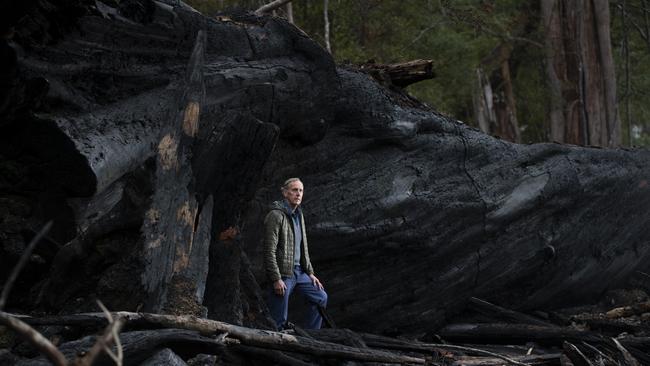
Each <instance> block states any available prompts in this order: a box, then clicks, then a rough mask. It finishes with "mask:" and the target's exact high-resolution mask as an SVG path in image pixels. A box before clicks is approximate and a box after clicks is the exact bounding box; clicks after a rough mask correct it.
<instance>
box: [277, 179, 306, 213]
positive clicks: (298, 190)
mask: <svg viewBox="0 0 650 366" xmlns="http://www.w3.org/2000/svg"><path fill="white" fill-rule="evenodd" d="M302 193H303V186H302V183H301V182H299V181H295V182H291V183H289V186H288V187H287V189H285V190H283V191H282V195H283V196H284V198H285V199H286V200H287V202H289V204H290V205H291V207H293V208H296V207H298V205H300V203H301V202H302Z"/></svg>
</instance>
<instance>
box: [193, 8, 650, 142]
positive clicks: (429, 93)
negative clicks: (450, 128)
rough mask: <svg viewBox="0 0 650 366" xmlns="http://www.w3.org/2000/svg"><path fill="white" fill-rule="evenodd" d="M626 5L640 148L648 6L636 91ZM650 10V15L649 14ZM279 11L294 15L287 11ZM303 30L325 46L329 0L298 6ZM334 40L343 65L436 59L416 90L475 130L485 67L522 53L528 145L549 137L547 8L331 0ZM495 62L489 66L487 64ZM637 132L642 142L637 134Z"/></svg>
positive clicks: (517, 88) (645, 111)
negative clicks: (497, 56) (475, 104)
mask: <svg viewBox="0 0 650 366" xmlns="http://www.w3.org/2000/svg"><path fill="white" fill-rule="evenodd" d="M619 1H622V0H613V1H612V2H611V9H612V44H613V46H614V52H615V62H616V65H617V70H616V71H617V81H618V95H619V99H620V101H621V103H620V106H619V111H620V112H621V121H622V125H623V129H624V139H623V140H624V142H627V141H628V138H627V136H628V132H627V131H628V127H627V124H626V123H627V121H628V115H627V109H626V106H627V104H626V103H627V102H628V100H629V106H630V107H629V109H630V113H629V114H630V118H629V120H630V121H631V123H632V124H633V125H636V126H637V127H636V128H635V133H633V134H630V135H633V139H632V140H633V141H632V143H633V144H636V145H638V144H644V145H647V142H648V141H650V137H647V132H644V131H648V130H650V128H648V127H646V125H649V126H650V124H649V122H650V107H649V106H648V105H647V103H646V102H645V101H646V100H647V99H648V96H649V95H650V43H648V42H646V41H645V40H644V39H642V37H641V36H640V33H639V31H638V30H637V29H636V28H635V27H633V26H632V25H631V21H632V20H634V21H635V22H637V24H641V25H643V24H644V21H645V18H644V16H645V13H644V9H643V7H642V6H641V5H640V4H641V3H646V2H644V1H642V0H628V1H627V4H629V5H628V17H627V18H626V22H627V27H628V30H627V32H628V39H629V42H628V43H629V62H630V66H629V70H630V75H632V76H631V77H630V80H629V83H630V88H629V89H630V93H625V91H626V90H627V89H626V82H627V81H626V78H625V77H624V75H625V72H624V65H625V61H626V59H625V58H623V57H622V53H621V44H622V40H623V29H624V28H623V26H622V24H623V18H622V16H621V14H622V13H621V11H620V4H619ZM266 2H270V0H268V1H265V0H246V1H232V0H188V3H189V4H191V5H192V6H194V7H196V8H197V9H198V10H200V11H202V12H204V13H206V14H214V13H216V12H218V11H228V10H229V9H235V8H238V9H248V10H254V9H256V8H258V7H259V6H261V5H263V4H264V3H266ZM646 11H650V9H648V10H646ZM276 15H278V16H285V13H284V10H283V9H279V10H277V11H276ZM293 15H294V20H295V23H296V25H297V26H298V27H300V28H301V29H302V30H304V31H305V32H306V33H307V34H309V35H310V36H311V37H312V38H313V39H314V40H315V41H317V42H318V43H320V44H321V45H323V46H324V44H325V40H324V17H323V1H321V0H294V1H293ZM328 15H329V20H330V29H331V31H330V34H331V36H330V42H331V45H332V54H333V56H334V58H335V60H336V61H337V62H339V63H347V62H351V63H356V64H360V63H365V62H368V61H374V62H377V63H394V62H402V61H408V60H414V59H431V60H433V62H434V71H435V73H436V77H435V78H434V79H433V80H427V81H423V82H419V83H416V84H414V85H412V86H410V87H408V91H409V92H410V93H411V94H413V95H414V96H416V97H417V98H419V99H420V100H423V101H424V102H426V103H427V104H429V105H431V106H433V107H435V108H436V109H437V110H439V111H441V112H443V113H446V114H448V115H451V116H453V117H454V118H457V119H460V120H463V121H465V122H467V123H469V124H474V122H473V121H474V117H473V108H472V100H473V99H472V96H473V94H474V91H475V87H476V86H475V84H476V69H477V67H479V66H481V67H483V69H484V71H485V72H486V73H490V72H491V71H493V70H495V69H496V68H497V67H499V65H498V64H491V63H490V62H489V60H490V57H491V54H492V52H493V51H494V50H495V49H496V47H497V46H498V45H500V44H507V45H509V47H511V48H512V50H513V51H512V52H513V53H512V55H511V58H510V69H511V76H512V83H513V90H514V93H515V98H516V103H517V119H518V121H519V125H520V126H521V128H522V142H524V143H532V142H542V141H547V139H548V133H549V131H548V130H549V128H548V126H547V122H546V114H547V108H548V107H547V106H548V102H549V98H550V97H549V94H548V88H547V85H546V75H545V72H544V64H543V62H544V50H543V46H542V45H543V43H544V41H543V34H542V32H541V25H540V24H539V17H540V14H539V2H538V1H532V0H529V1H517V0H500V1H495V0H454V1H450V0H401V1H397V0H329V11H328ZM486 60H487V61H486ZM634 136H637V137H636V138H634Z"/></svg>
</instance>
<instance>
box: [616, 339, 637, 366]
mask: <svg viewBox="0 0 650 366" xmlns="http://www.w3.org/2000/svg"><path fill="white" fill-rule="evenodd" d="M612 341H614V344H615V345H616V348H618V350H619V351H620V352H621V353H622V354H623V358H624V359H625V362H626V363H627V364H628V365H630V366H641V364H640V363H639V360H637V359H636V358H634V356H632V354H631V353H630V351H628V350H627V349H626V348H625V347H623V345H622V344H621V342H619V341H618V339H616V338H612Z"/></svg>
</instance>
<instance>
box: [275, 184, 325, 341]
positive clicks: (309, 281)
mask: <svg viewBox="0 0 650 366" xmlns="http://www.w3.org/2000/svg"><path fill="white" fill-rule="evenodd" d="M281 190H282V195H283V196H284V200H283V201H276V202H273V204H272V205H271V211H270V212H269V213H268V214H267V215H266V218H265V219H264V269H265V271H266V275H267V277H268V279H269V280H270V281H271V283H272V285H273V287H272V289H271V291H270V293H269V297H268V305H269V310H270V311H271V316H272V317H273V319H274V320H275V323H276V326H277V327H278V329H283V328H285V327H286V324H287V315H288V310H289V296H291V293H292V292H293V290H297V291H298V292H299V293H301V294H302V295H303V296H304V297H305V298H306V300H307V302H308V303H309V309H308V312H307V314H306V319H305V321H304V324H303V326H304V328H305V329H320V327H321V323H322V321H323V319H322V316H321V314H320V312H319V311H318V306H323V307H325V306H326V305H327V293H326V292H325V291H324V290H323V285H322V284H321V282H320V281H319V280H318V278H317V277H316V276H314V269H313V267H312V265H311V261H310V260H309V248H308V246H307V233H306V232H305V219H304V217H303V215H302V210H301V209H300V207H299V206H300V203H302V195H303V192H304V191H303V190H304V187H303V184H302V182H301V181H300V179H298V178H290V179H287V180H286V181H285V182H284V184H283V185H282V188H281Z"/></svg>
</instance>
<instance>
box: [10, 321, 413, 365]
mask: <svg viewBox="0 0 650 366" xmlns="http://www.w3.org/2000/svg"><path fill="white" fill-rule="evenodd" d="M102 316H103V315H102V314H100V313H88V314H80V319H75V318H76V317H77V316H76V315H69V316H67V317H65V318H61V317H55V318H49V319H45V318H44V319H40V320H36V319H35V320H34V321H35V322H37V323H39V324H41V325H43V324H46V323H48V322H56V324H59V325H60V324H65V323H64V322H63V321H70V322H76V323H77V324H79V322H80V321H81V322H83V323H84V324H87V322H88V321H89V319H90V318H95V319H97V321H98V322H100V321H105V320H103V319H104V318H102ZM112 316H113V317H116V318H119V319H123V320H124V321H125V322H126V324H127V325H136V326H143V325H146V326H148V327H152V326H155V327H166V328H182V329H187V330H192V331H197V332H199V333H200V334H203V335H206V336H211V335H214V334H215V333H227V334H228V336H229V337H232V338H235V339H237V340H239V341H240V342H241V343H242V344H244V345H247V346H254V347H264V348H269V349H275V350H280V351H290V352H298V353H304V354H309V355H315V356H320V357H330V358H342V359H349V360H359V361H375V362H388V363H391V362H393V363H416V364H423V363H424V359H423V358H417V357H410V356H402V355H398V354H395V353H390V352H385V351H375V350H370V349H359V348H355V347H348V346H343V345H339V344H334V343H328V342H321V341H317V340H313V339H309V338H304V337H296V336H292V335H288V334H285V333H280V332H274V331H268V330H259V329H252V328H246V327H241V326H237V325H232V324H228V323H224V322H219V321H216V320H209V319H201V318H196V317H193V316H187V315H184V316H172V315H161V314H149V313H131V312H115V313H112ZM23 320H26V321H29V320H27V318H23ZM125 357H126V347H125Z"/></svg>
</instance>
